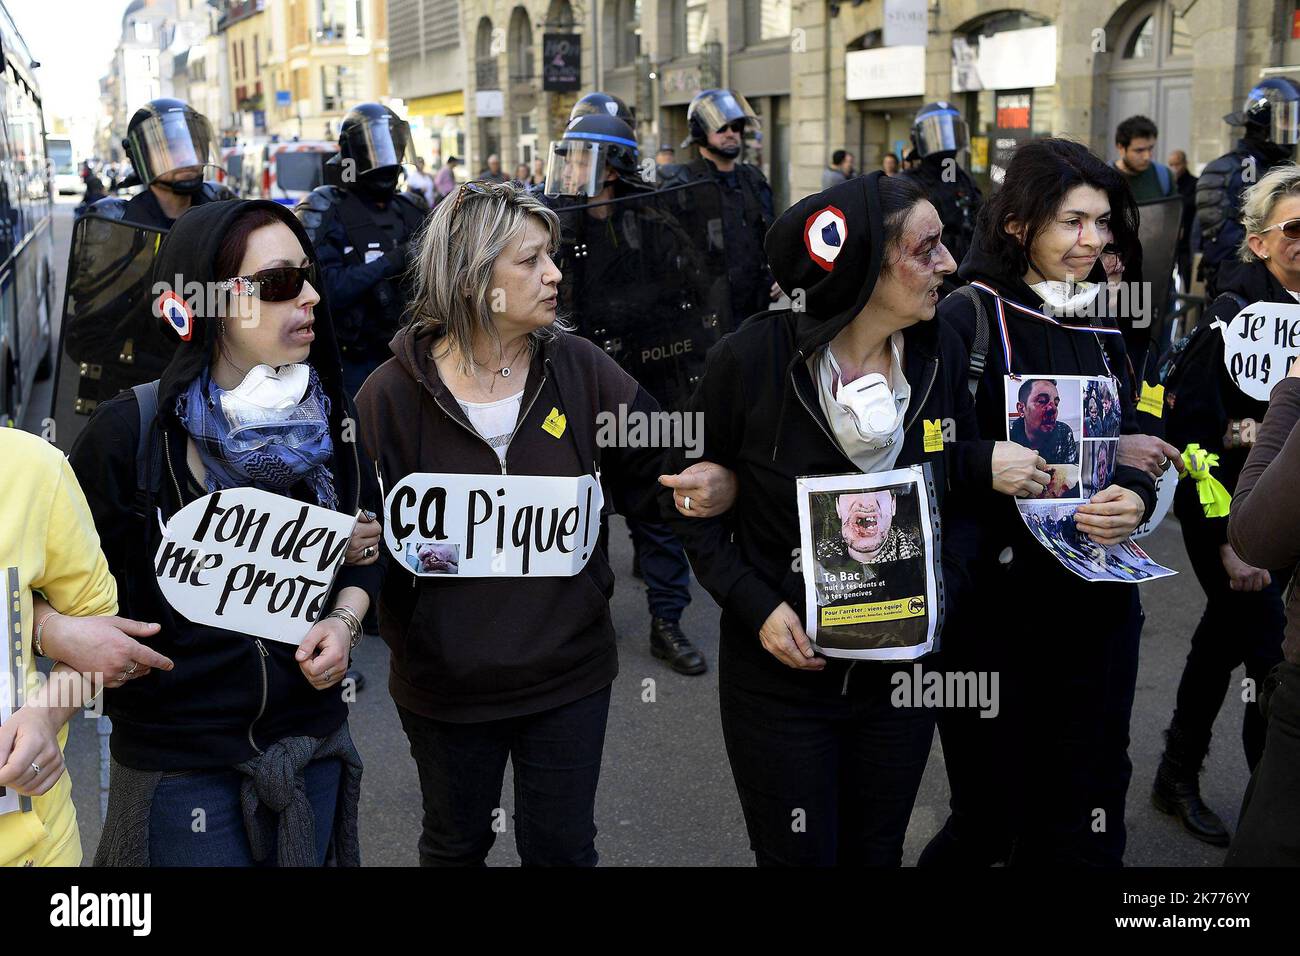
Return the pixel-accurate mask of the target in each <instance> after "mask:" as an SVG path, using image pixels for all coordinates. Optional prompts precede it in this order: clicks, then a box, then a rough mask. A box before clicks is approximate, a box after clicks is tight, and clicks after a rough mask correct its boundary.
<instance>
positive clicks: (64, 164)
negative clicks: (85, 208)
mask: <svg viewBox="0 0 1300 956" xmlns="http://www.w3.org/2000/svg"><path fill="white" fill-rule="evenodd" d="M45 155H46V156H48V157H49V158H50V169H51V171H53V173H54V191H55V192H57V193H58V194H59V195H60V196H79V195H81V193H82V192H84V191H85V188H86V184H85V183H83V182H82V181H81V177H80V176H79V175H77V164H76V163H75V162H73V159H72V140H70V139H68V137H66V136H47V137H45Z"/></svg>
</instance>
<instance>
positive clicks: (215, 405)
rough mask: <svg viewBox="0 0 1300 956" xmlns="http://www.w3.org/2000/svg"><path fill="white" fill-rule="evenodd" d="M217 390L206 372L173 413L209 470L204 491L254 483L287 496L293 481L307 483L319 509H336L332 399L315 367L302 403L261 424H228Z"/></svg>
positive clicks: (190, 388) (192, 383)
mask: <svg viewBox="0 0 1300 956" xmlns="http://www.w3.org/2000/svg"><path fill="white" fill-rule="evenodd" d="M221 394H222V390H221V389H220V388H218V387H217V385H216V384H215V383H214V382H213V381H212V378H211V374H210V372H209V371H208V370H204V372H203V374H202V375H200V376H199V377H198V378H196V379H195V380H194V381H193V382H191V383H190V387H189V388H188V389H186V390H185V392H184V393H183V394H182V395H181V396H180V398H178V399H177V400H176V414H177V416H179V418H180V420H181V424H183V425H184V426H185V430H186V431H187V432H189V434H190V437H191V438H193V439H194V444H195V446H196V447H197V448H198V451H199V459H200V460H201V461H202V462H203V467H204V469H205V470H206V471H207V477H206V479H205V481H204V483H205V484H206V485H207V489H208V491H209V492H213V491H221V490H223V489H225V488H247V487H253V488H261V489H262V490H263V491H270V492H273V493H275V494H278V495H288V493H289V490H290V489H291V488H292V487H293V486H294V485H295V484H297V483H298V482H299V481H306V482H307V484H308V485H309V486H310V487H311V489H312V492H313V493H314V494H315V495H316V502H317V503H318V504H319V505H320V506H321V507H323V508H329V509H330V510H337V506H338V495H337V494H336V493H335V491H334V475H333V473H332V472H331V471H330V467H329V466H330V461H331V460H332V459H333V457H334V442H333V440H332V439H331V438H330V430H329V415H330V400H329V396H328V395H326V394H325V390H324V389H323V388H322V387H321V383H320V377H319V376H317V374H316V370H315V369H311V370H310V378H309V380H308V385H307V392H306V394H305V395H304V396H303V398H302V401H301V402H299V403H298V405H297V406H296V407H294V408H292V409H287V410H285V411H283V412H276V413H275V415H274V417H273V418H271V419H268V420H267V421H265V422H260V423H246V422H243V423H236V422H231V421H230V420H229V419H228V418H227V417H226V414H225V412H224V411H223V409H222V405H221ZM236 426H237V427H236Z"/></svg>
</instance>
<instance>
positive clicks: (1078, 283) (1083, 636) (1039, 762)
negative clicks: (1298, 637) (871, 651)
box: [920, 139, 1155, 865]
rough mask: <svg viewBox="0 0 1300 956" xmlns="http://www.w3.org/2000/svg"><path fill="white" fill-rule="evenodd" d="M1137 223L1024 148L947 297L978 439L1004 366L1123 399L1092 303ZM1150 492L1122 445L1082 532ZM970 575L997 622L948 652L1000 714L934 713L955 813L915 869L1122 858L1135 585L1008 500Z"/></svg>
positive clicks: (1093, 172) (1127, 529)
mask: <svg viewBox="0 0 1300 956" xmlns="http://www.w3.org/2000/svg"><path fill="white" fill-rule="evenodd" d="M1137 223H1138V217H1137V208H1136V206H1135V205H1134V203H1133V198H1132V196H1131V195H1130V193H1129V190H1128V187H1127V186H1126V185H1125V183H1124V180H1123V178H1122V177H1121V176H1120V174H1119V173H1118V172H1116V171H1115V170H1114V169H1112V168H1111V167H1109V166H1108V165H1107V164H1106V163H1104V162H1102V161H1101V160H1100V159H1098V158H1097V157H1096V156H1094V155H1093V154H1092V153H1090V152H1089V151H1088V150H1087V149H1086V148H1085V147H1083V146H1081V145H1079V144H1078V143H1073V142H1070V141H1068V140H1062V139H1043V140H1037V141H1034V142H1031V143H1027V144H1025V145H1024V146H1021V147H1020V148H1019V149H1018V150H1017V151H1016V153H1015V155H1014V157H1013V158H1012V160H1011V163H1010V165H1009V167H1008V169H1007V175H1006V180H1005V183H1004V184H1003V186H1002V188H1001V189H1000V190H999V191H998V192H997V193H995V194H994V195H993V197H992V199H991V200H990V201H989V203H988V205H986V206H985V207H984V209H983V210H982V211H981V213H980V217H979V220H978V223H977V226H976V237H975V243H974V245H973V247H972V249H971V252H970V254H969V255H968V256H967V257H966V260H965V261H964V262H963V263H962V266H961V270H960V272H959V275H960V276H961V278H962V279H964V280H965V281H966V282H968V283H970V288H969V289H963V290H962V294H955V295H952V296H949V297H948V298H947V299H945V300H944V301H943V303H942V304H941V305H940V307H939V317H940V319H941V320H942V321H943V323H944V324H946V325H948V326H950V327H951V328H953V329H955V330H956V331H957V332H958V334H959V335H960V336H961V338H962V340H963V341H964V343H965V349H966V353H967V354H971V353H972V352H975V353H976V354H978V353H979V349H978V348H977V347H976V346H977V341H978V342H988V343H989V348H988V351H987V354H986V356H985V364H984V367H983V370H982V373H979V372H978V363H976V364H975V366H974V368H975V369H976V370H977V374H978V375H979V377H978V383H977V390H976V393H975V412H976V417H977V419H978V421H979V431H980V434H981V435H982V436H983V437H985V438H1000V437H1002V436H1003V435H1004V433H1005V431H1006V427H1007V413H1006V401H1005V383H1006V377H1007V376H1009V375H1019V376H1024V375H1053V376H1060V375H1087V376H1107V377H1113V378H1115V379H1118V380H1119V382H1120V385H1121V387H1120V388H1119V394H1120V396H1121V400H1126V399H1127V397H1128V396H1129V394H1130V393H1129V391H1128V389H1127V387H1125V385H1126V383H1127V380H1128V370H1127V359H1126V352H1125V348H1124V340H1123V337H1122V336H1121V335H1120V334H1119V331H1118V330H1117V329H1116V328H1114V327H1113V326H1111V325H1107V324H1105V322H1104V321H1103V320H1102V319H1100V318H1098V317H1097V314H1096V313H1097V312H1099V311H1103V310H1104V304H1103V302H1099V301H1098V300H1099V293H1100V292H1101V290H1102V289H1103V288H1104V287H1105V285H1106V280H1107V276H1106V274H1105V271H1104V268H1103V266H1102V264H1101V261H1100V260H1101V257H1102V253H1103V251H1106V250H1112V251H1114V252H1116V253H1118V256H1119V258H1120V259H1121V261H1122V262H1128V263H1132V262H1134V261H1135V260H1136V258H1137V256H1138V239H1137ZM1101 298H1102V299H1103V300H1104V298H1105V297H1101ZM981 326H983V333H979V329H980V327H981ZM1123 411H1124V414H1123V415H1122V420H1123V422H1124V425H1125V427H1124V429H1123V431H1124V432H1126V433H1127V432H1132V431H1135V430H1136V419H1135V418H1134V416H1133V409H1132V407H1131V405H1127V406H1126V407H1125V408H1124V410H1123ZM1154 497H1155V493H1154V483H1153V481H1152V479H1151V476H1150V475H1149V474H1147V473H1146V472H1144V471H1143V470H1141V469H1139V468H1135V467H1132V466H1130V465H1127V464H1125V463H1124V457H1123V455H1121V456H1120V462H1119V466H1118V467H1117V468H1116V469H1115V474H1114V478H1113V481H1112V483H1111V484H1110V485H1108V486H1107V487H1105V488H1103V489H1101V490H1100V491H1098V492H1097V493H1096V494H1094V495H1093V496H1092V498H1091V499H1090V500H1089V501H1088V502H1087V503H1085V504H1083V505H1082V506H1080V507H1079V509H1078V513H1077V516H1076V518H1075V525H1076V527H1077V528H1078V531H1079V532H1080V533H1081V534H1086V535H1087V536H1088V537H1089V538H1091V539H1092V540H1093V541H1094V542H1096V543H1097V544H1100V545H1111V544H1117V543H1119V542H1121V541H1123V540H1124V539H1125V538H1127V537H1128V536H1129V534H1130V533H1131V532H1132V531H1133V530H1134V529H1135V528H1136V527H1137V526H1138V524H1139V523H1141V521H1142V520H1143V518H1144V516H1145V515H1147V514H1149V513H1150V510H1151V507H1152V505H1153V503H1154ZM970 571H971V574H972V577H973V579H974V587H975V589H976V590H977V591H978V592H979V593H980V595H981V598H980V608H981V613H982V614H984V615H986V614H987V609H997V612H998V615H999V621H1000V622H1002V623H1001V624H1000V626H997V627H990V626H989V623H988V620H987V617H984V618H983V619H969V618H961V617H960V610H961V609H958V610H959V614H958V615H955V616H954V618H953V619H952V620H951V621H950V623H949V626H948V628H947V632H946V641H945V644H944V648H943V651H942V657H943V659H944V665H945V667H947V668H949V669H950V670H953V671H963V672H964V671H975V672H996V673H1000V674H1001V697H1002V702H1001V703H1002V705H1001V710H1000V712H999V715H998V716H997V717H996V718H993V719H986V718H984V716H983V715H980V714H977V713H974V712H963V711H958V710H954V709H948V710H945V711H944V712H943V714H941V715H940V719H939V729H940V734H941V736H942V739H943V749H944V757H945V762H946V764H947V770H948V780H949V783H950V784H951V790H952V803H951V808H952V814H951V816H950V817H949V818H948V821H947V823H946V824H945V826H944V827H943V829H942V831H941V832H940V833H939V834H938V835H937V836H936V837H935V838H934V839H933V840H931V842H930V844H929V846H928V847H927V848H926V851H925V852H924V853H923V854H922V857H921V861H920V862H921V863H922V864H932V865H945V864H946V865H957V864H990V863H993V862H995V861H998V860H1007V859H1008V858H1009V857H1010V858H1011V860H1012V862H1016V863H1025V864H1028V863H1042V862H1052V863H1060V864H1113V865H1118V864H1119V863H1120V862H1121V860H1122V858H1123V853H1124V841H1125V831H1124V799H1125V794H1126V792H1127V789H1128V782H1129V777H1130V776H1131V772H1132V767H1131V765H1130V763H1129V759H1128V722H1129V712H1130V710H1131V707H1132V703H1133V693H1134V687H1135V682H1136V679H1137V651H1138V636H1139V634H1140V632H1141V626H1142V613H1141V607H1140V604H1139V602H1138V594H1137V588H1136V587H1135V586H1133V585H1129V584H1109V583H1107V584H1095V583H1090V582H1086V581H1084V580H1082V579H1081V578H1079V577H1077V576H1075V575H1074V574H1072V573H1070V572H1069V571H1068V570H1066V569H1065V568H1064V567H1063V566H1062V565H1061V564H1060V562H1059V561H1057V560H1056V559H1055V558H1054V557H1053V556H1052V555H1051V554H1050V553H1048V552H1047V551H1046V550H1045V549H1044V548H1043V546H1042V545H1040V544H1039V543H1038V542H1037V541H1036V540H1035V539H1034V537H1033V535H1032V534H1031V533H1030V531H1029V530H1028V529H1027V528H1026V526H1025V524H1024V522H1023V521H1022V520H1021V517H1020V515H1019V514H1018V513H1017V511H1016V508H1015V507H1014V506H1013V504H1012V503H1011V502H997V503H995V505H994V506H993V507H991V508H990V509H989V510H988V511H987V512H986V513H985V514H984V515H983V528H982V535H981V540H980V549H979V553H978V557H977V559H976V560H975V561H973V562H972V563H971V565H970ZM1013 850H1014V853H1013V852H1012V851H1013Z"/></svg>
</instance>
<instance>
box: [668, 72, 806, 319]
mask: <svg viewBox="0 0 1300 956" xmlns="http://www.w3.org/2000/svg"><path fill="white" fill-rule="evenodd" d="M686 120H687V123H688V124H689V126H690V136H689V137H688V138H687V139H686V140H685V141H684V142H683V143H682V148H683V149H685V148H686V147H687V146H689V145H690V144H691V143H694V144H695V145H696V146H697V147H699V151H700V155H699V158H698V159H696V160H694V161H693V162H690V163H684V164H681V165H678V166H665V167H664V168H663V184H664V186H674V185H680V184H683V183H687V182H692V181H700V180H711V181H713V182H716V183H717V184H718V185H719V186H720V187H721V190H722V201H721V208H720V209H716V210H715V209H705V210H700V215H701V216H702V217H704V219H705V220H706V222H707V224H708V225H707V227H708V228H710V229H712V228H714V225H713V224H714V223H715V222H717V223H720V225H721V231H722V235H723V237H724V239H725V245H726V248H727V257H728V261H729V264H730V269H729V279H730V283H731V317H732V321H733V322H735V323H736V324H739V323H740V322H742V321H743V320H744V319H746V318H747V317H749V316H750V315H752V314H753V313H755V312H761V311H763V310H764V309H766V308H768V306H769V305H770V303H771V302H772V300H773V299H776V298H778V297H779V296H780V294H781V289H780V287H779V286H778V285H777V284H776V280H775V279H773V278H772V272H771V270H770V269H769V268H768V266H767V255H766V253H765V252H764V251H763V238H764V237H765V236H766V235H767V230H768V228H769V227H770V226H771V225H772V221H773V219H774V218H775V215H774V212H773V207H772V187H771V186H770V185H768V182H767V179H766V178H765V177H764V176H763V172H762V170H760V169H759V168H758V167H757V166H755V165H753V164H752V163H746V162H743V161H741V155H742V152H743V150H744V144H745V131H746V130H747V129H758V128H759V127H760V123H759V119H758V116H757V115H755V113H754V110H753V109H752V108H751V107H750V105H749V102H748V101H747V100H746V99H745V98H744V97H743V96H741V95H740V94H739V93H737V92H735V91H734V90H702V91H701V92H699V93H697V94H695V98H694V99H692V100H691V103H690V106H689V107H687V110H686Z"/></svg>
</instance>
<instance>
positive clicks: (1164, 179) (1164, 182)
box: [1152, 163, 1173, 196]
mask: <svg viewBox="0 0 1300 956" xmlns="http://www.w3.org/2000/svg"><path fill="white" fill-rule="evenodd" d="M1152 165H1153V166H1155V168H1156V180H1157V181H1158V182H1159V183H1160V192H1162V193H1163V194H1164V195H1166V196H1168V195H1170V193H1171V192H1172V190H1171V189H1170V186H1171V185H1172V184H1173V170H1171V169H1170V168H1169V167H1168V166H1166V165H1165V164H1164V163H1152Z"/></svg>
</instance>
